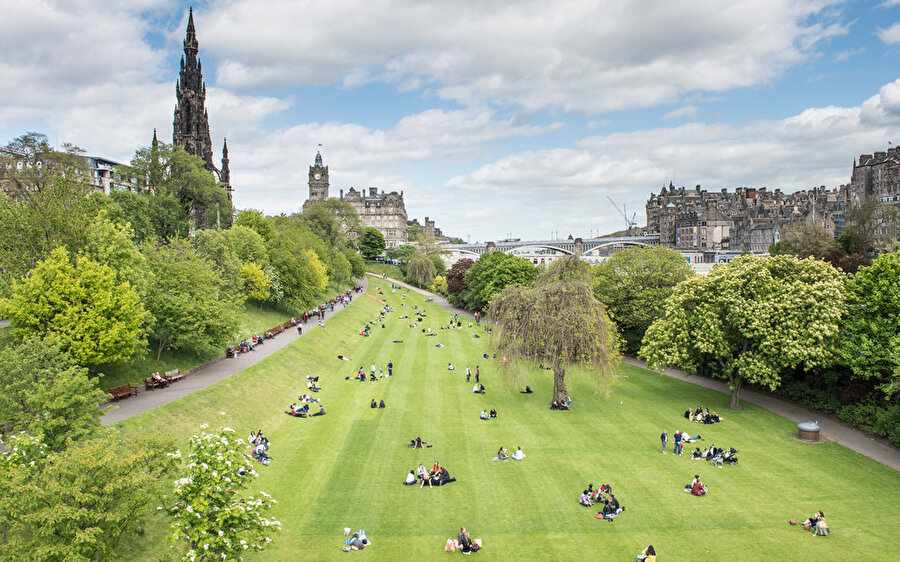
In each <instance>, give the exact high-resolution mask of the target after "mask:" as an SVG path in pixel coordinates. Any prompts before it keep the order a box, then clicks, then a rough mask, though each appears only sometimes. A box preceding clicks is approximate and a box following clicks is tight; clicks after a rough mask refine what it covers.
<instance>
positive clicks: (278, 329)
mask: <svg viewBox="0 0 900 562" xmlns="http://www.w3.org/2000/svg"><path fill="white" fill-rule="evenodd" d="M283 331H284V326H275V327H274V328H272V329H271V330H270V332H272V333H273V334H275V335H276V336H277V335H278V334H280V333H281V332H283Z"/></svg>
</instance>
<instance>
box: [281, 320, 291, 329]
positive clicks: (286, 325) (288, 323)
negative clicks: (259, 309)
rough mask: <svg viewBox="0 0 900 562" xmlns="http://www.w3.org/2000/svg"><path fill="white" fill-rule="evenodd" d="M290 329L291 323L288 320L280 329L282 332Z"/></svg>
mask: <svg viewBox="0 0 900 562" xmlns="http://www.w3.org/2000/svg"><path fill="white" fill-rule="evenodd" d="M290 327H291V321H290V320H288V321H287V322H285V323H284V324H282V325H281V328H282V329H284V330H287V329H288V328H290Z"/></svg>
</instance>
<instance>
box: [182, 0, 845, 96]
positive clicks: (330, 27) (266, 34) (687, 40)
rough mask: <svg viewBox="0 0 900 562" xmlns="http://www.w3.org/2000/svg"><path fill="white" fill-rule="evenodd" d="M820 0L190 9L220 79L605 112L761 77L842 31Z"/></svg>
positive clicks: (246, 4) (247, 0)
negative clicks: (387, 86) (387, 88)
mask: <svg viewBox="0 0 900 562" xmlns="http://www.w3.org/2000/svg"><path fill="white" fill-rule="evenodd" d="M830 3H832V2H829V1H826V0H822V1H808V0H766V1H764V2H761V1H759V0H752V1H751V0H746V1H743V2H741V1H735V2H729V3H727V4H722V5H718V6H717V8H716V9H710V6H709V5H708V4H706V3H702V2H695V1H691V0H675V1H670V2H665V3H659V2H655V1H650V0H646V1H643V2H614V1H612V0H609V1H605V2H593V1H587V0H561V1H560V2H556V3H549V4H548V3H546V2H539V1H537V0H530V1H526V2H517V3H515V4H507V3H498V2H481V1H475V0H472V1H460V2H451V3H446V2H445V3H441V2H437V3H423V2H414V1H411V0H385V1H384V2H377V3H360V2H356V1H353V0H335V1H333V2H329V3H328V6H327V9H320V10H316V9H310V6H309V5H307V4H298V3H295V2H291V1H288V0H276V1H273V2H268V3H266V4H265V5H264V6H262V7H261V6H260V5H259V4H258V3H257V2H253V1H251V0H236V1H235V2H230V3H228V4H227V5H226V6H222V7H219V6H218V5H210V7H209V10H208V11H204V12H203V13H202V14H200V15H198V20H197V21H198V22H202V23H198V26H200V27H201V29H202V38H203V45H204V48H207V49H210V51H211V52H213V53H214V54H215V55H216V57H217V58H218V60H220V61H221V62H220V65H219V67H218V68H217V74H218V84H219V85H220V86H224V87H229V88H235V89H241V90H257V89H261V88H289V87H292V86H295V85H298V84H320V85H321V84H341V85H343V86H344V87H356V86H359V85H360V84H363V83H366V82H370V81H385V82H389V83H392V84H395V85H396V86H397V87H398V88H399V89H410V88H412V89H416V88H427V89H428V90H429V91H433V92H435V93H436V94H437V95H439V96H441V97H443V98H447V99H453V100H457V101H460V102H462V103H463V104H467V105H478V104H481V103H484V102H491V103H499V104H512V105H515V106H519V107H523V108H525V109H527V110H537V109H544V108H562V109H564V110H566V111H579V112H585V113H603V112H608V111H612V110H616V109H623V108H633V107H648V106H653V105H656V104H660V103H671V102H673V101H676V100H677V98H678V96H679V95H680V94H682V93H686V92H692V91H709V92H722V91H727V90H730V89H734V88H739V87H745V86H751V85H757V84H762V83H766V82H769V81H771V80H773V79H775V78H776V77H778V76H780V75H781V74H782V73H783V72H785V71H786V70H787V69H788V68H790V67H793V66H795V65H797V64H800V63H802V62H803V61H805V60H807V59H809V58H810V57H811V56H814V55H815V49H816V47H817V45H818V44H819V42H820V41H822V40H823V39H824V38H827V37H830V36H833V35H836V34H842V33H845V32H846V28H845V27H844V26H843V25H841V24H840V23H837V22H835V21H831V19H830V18H832V17H833V16H832V15H830V12H831V11H830V10H825V9H824V8H825V7H826V6H827V5H828V4H830Z"/></svg>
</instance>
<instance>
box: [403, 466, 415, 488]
mask: <svg viewBox="0 0 900 562" xmlns="http://www.w3.org/2000/svg"><path fill="white" fill-rule="evenodd" d="M415 484H416V471H415V470H410V471H409V474H407V475H406V480H405V481H404V482H403V485H404V486H414V485H415Z"/></svg>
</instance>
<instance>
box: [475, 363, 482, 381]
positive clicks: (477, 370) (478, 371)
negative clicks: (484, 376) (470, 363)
mask: <svg viewBox="0 0 900 562" xmlns="http://www.w3.org/2000/svg"><path fill="white" fill-rule="evenodd" d="M480 378H481V367H480V366H479V365H475V382H481V381H480V380H479V379H480Z"/></svg>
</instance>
